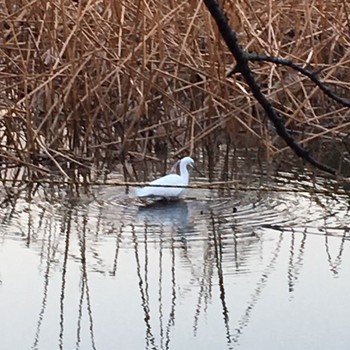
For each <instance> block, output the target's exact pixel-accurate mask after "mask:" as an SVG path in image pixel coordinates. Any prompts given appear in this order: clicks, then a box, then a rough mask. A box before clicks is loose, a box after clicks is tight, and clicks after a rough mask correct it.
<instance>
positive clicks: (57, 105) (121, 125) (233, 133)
mask: <svg viewBox="0 0 350 350" xmlns="http://www.w3.org/2000/svg"><path fill="white" fill-rule="evenodd" d="M346 6H347V3H346V2H343V3H340V4H339V5H338V6H337V7H335V6H334V4H333V2H331V1H314V2H313V3H312V4H310V3H309V2H307V1H295V0H288V1H280V0H274V1H270V2H267V3H266V4H265V3H261V2H241V1H231V2H225V10H226V13H227V15H228V17H229V18H230V22H231V24H232V26H233V28H234V29H235V30H236V31H237V32H238V33H239V34H240V40H241V43H242V45H243V46H244V47H245V49H246V50H248V51H254V52H257V53H265V54H269V55H274V56H280V57H288V58H291V59H293V60H294V61H295V62H296V63H300V64H303V65H305V66H312V67H316V68H317V69H320V73H319V77H320V78H321V79H322V80H324V81H325V82H326V83H328V84H331V86H333V87H334V91H335V92H336V93H337V94H338V95H340V96H343V97H346V96H347V95H348V94H349V84H348V83H347V82H348V81H349V74H350V71H349V64H348V62H349V51H348V50H347V49H346V48H347V47H348V46H349V38H350V37H349V32H348V27H349V23H348V18H347V9H346ZM0 13H1V15H0V26H1V29H2V32H3V33H4V35H3V38H2V41H1V42H0V50H1V51H0V52H1V53H0V116H1V119H0V140H1V145H2V151H1V157H2V160H3V161H4V162H6V163H13V162H15V163H19V164H21V165H30V164H31V166H32V167H36V168H38V167H39V165H44V169H42V171H46V172H47V171H48V170H50V169H54V170H56V171H58V172H59V173H60V174H62V175H65V176H70V177H72V176H73V175H74V174H76V172H77V171H78V170H77V169H79V172H80V173H79V174H80V175H84V174H85V172H86V170H84V169H86V166H87V165H90V164H91V163H95V164H96V165H97V166H98V167H99V166H102V165H103V164H104V162H105V161H106V162H114V163H118V162H121V163H123V162H124V160H125V159H126V157H127V156H130V157H132V158H149V157H152V155H153V154H156V155H157V156H160V155H166V154H168V150H171V151H175V153H177V154H180V153H185V152H186V153H188V152H192V151H196V150H197V149H200V148H203V149H205V150H207V151H209V153H215V149H216V148H217V147H219V146H220V145H221V144H223V143H224V144H228V145H230V147H233V146H242V145H243V146H251V145H254V146H255V145H257V144H259V143H262V144H263V145H265V146H266V147H267V149H268V150H269V154H270V155H271V156H272V155H274V154H275V153H276V152H279V150H281V149H283V148H282V147H283V146H282V145H281V144H280V142H279V141H278V138H277V137H275V135H274V134H271V130H270V127H269V125H268V123H267V122H266V120H265V117H264V113H262V111H261V109H260V107H259V106H258V105H257V104H256V102H255V101H254V100H253V99H252V97H251V95H250V94H249V92H248V91H247V86H246V84H245V83H244V82H243V81H242V80H241V78H240V77H239V76H233V77H228V76H227V72H228V71H229V70H230V68H231V67H232V65H233V64H234V62H232V57H231V55H230V54H229V53H228V52H227V50H226V47H225V45H223V44H222V42H221V41H220V37H219V34H218V31H217V29H216V27H215V25H213V23H212V20H211V19H210V16H209V14H208V12H207V10H206V8H205V7H204V6H203V5H202V3H201V2H198V1H194V0H190V1H184V2H177V1H175V2H174V1H170V2H166V3H165V2H163V1H158V0H149V1H136V2H135V1H131V0H124V1H119V2H115V1H109V0H107V1H103V2H102V1H79V2H74V1H58V0H50V1H45V2H43V1H40V0H37V1H31V2H27V1H22V0H14V1H11V2H4V3H3V4H2V5H0ZM253 69H254V72H255V74H256V78H257V80H258V81H259V83H260V84H261V86H262V87H263V88H264V91H265V93H266V94H268V95H269V98H270V99H271V100H272V101H273V103H274V105H275V107H276V108H277V109H278V110H279V112H280V114H281V116H282V117H283V118H284V121H285V125H286V126H287V127H290V128H292V129H297V130H298V131H299V132H300V134H298V135H297V136H296V137H297V139H298V140H299V142H301V143H309V142H312V141H314V140H315V139H317V138H318V137H319V136H324V135H326V134H330V135H332V136H335V137H338V138H342V137H343V136H342V135H343V134H342V133H344V132H346V131H347V130H348V129H349V125H350V124H349V117H348V112H347V111H346V110H344V108H343V107H341V106H339V105H337V104H336V103H335V102H334V101H332V100H330V99H328V98H326V97H325V96H324V95H323V94H322V93H320V92H319V90H318V88H316V87H315V86H314V85H313V84H312V83H310V81H309V80H308V79H306V78H304V77H302V76H300V75H299V74H298V73H296V72H293V71H291V70H289V69H287V68H284V67H276V66H273V65H270V64H261V63H256V64H255V65H254V67H253ZM242 136H243V137H242ZM81 169H83V170H81ZM36 170H37V169H36Z"/></svg>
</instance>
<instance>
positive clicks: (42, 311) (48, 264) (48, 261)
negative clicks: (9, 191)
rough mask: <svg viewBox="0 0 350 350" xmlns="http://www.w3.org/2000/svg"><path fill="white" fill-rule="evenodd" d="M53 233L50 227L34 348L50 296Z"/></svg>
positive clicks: (36, 346) (34, 347)
mask: <svg viewBox="0 0 350 350" xmlns="http://www.w3.org/2000/svg"><path fill="white" fill-rule="evenodd" d="M51 234H52V230H51V228H50V229H49V235H48V238H47V254H46V269H45V274H44V292H43V300H42V302H41V309H40V312H39V320H38V325H37V327H36V332H35V337H34V344H33V346H32V349H35V350H36V349H39V348H38V343H39V336H40V331H41V325H42V323H43V320H44V314H45V309H46V305H47V296H48V289H49V278H50V268H51V262H52V261H54V255H55V250H54V251H53V256H51Z"/></svg>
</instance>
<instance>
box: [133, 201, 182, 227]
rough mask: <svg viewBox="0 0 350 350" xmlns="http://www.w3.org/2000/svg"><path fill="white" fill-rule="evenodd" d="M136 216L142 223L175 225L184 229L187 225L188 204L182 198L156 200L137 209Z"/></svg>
mask: <svg viewBox="0 0 350 350" xmlns="http://www.w3.org/2000/svg"><path fill="white" fill-rule="evenodd" d="M138 218H139V219H140V221H143V222H144V223H146V222H147V223H155V224H162V225H168V224H171V225H174V224H175V225H176V226H178V227H179V228H182V229H185V228H186V227H187V226H188V205H187V203H186V202H185V201H184V200H176V201H175V200H172V201H167V200H158V201H154V202H152V203H149V204H147V205H145V206H140V207H139V209H138Z"/></svg>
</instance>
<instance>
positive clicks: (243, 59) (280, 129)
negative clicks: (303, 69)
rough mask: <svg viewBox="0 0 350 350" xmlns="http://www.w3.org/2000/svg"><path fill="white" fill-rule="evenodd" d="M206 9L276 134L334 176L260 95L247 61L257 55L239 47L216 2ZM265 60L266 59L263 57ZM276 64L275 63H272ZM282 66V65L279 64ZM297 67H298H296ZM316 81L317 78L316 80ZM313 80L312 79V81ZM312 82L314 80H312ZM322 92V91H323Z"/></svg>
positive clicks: (209, 0) (209, 2)
mask: <svg viewBox="0 0 350 350" xmlns="http://www.w3.org/2000/svg"><path fill="white" fill-rule="evenodd" d="M203 1H204V3H205V5H206V7H207V8H208V10H209V12H210V14H211V15H212V17H213V18H214V20H215V22H216V24H217V26H218V28H219V31H220V34H221V36H222V38H223V39H224V41H225V43H226V45H227V47H228V48H229V50H230V51H231V53H232V55H233V56H234V57H235V59H236V62H237V65H236V67H235V71H236V72H240V73H241V74H242V76H243V78H244V79H245V81H246V83H247V84H248V86H249V88H250V90H251V92H252V94H253V96H254V97H255V99H256V100H257V101H258V102H259V104H260V105H261V106H262V107H263V109H264V111H265V113H266V114H267V116H268V118H269V119H270V120H271V122H272V123H273V125H274V126H275V129H276V132H277V134H278V135H279V136H280V137H281V138H282V139H283V140H284V141H285V142H286V144H287V145H288V146H289V147H290V148H291V149H292V150H293V151H294V152H295V153H296V155H297V156H299V157H301V158H302V159H303V160H305V161H306V162H308V163H310V164H312V165H313V166H315V167H316V168H318V169H320V170H323V171H325V172H327V173H330V174H333V175H335V174H336V171H335V169H333V168H331V167H329V166H327V165H325V164H323V163H320V162H319V161H317V160H316V159H315V158H313V157H312V156H311V155H310V153H309V152H308V151H307V150H306V149H305V148H303V147H302V146H301V145H299V144H298V143H297V142H296V141H295V140H294V138H293V137H292V135H291V134H290V133H289V132H288V131H287V129H286V128H285V126H284V124H283V121H282V119H281V118H280V116H279V115H278V113H277V112H276V110H275V108H274V107H273V106H272V104H271V102H270V101H269V100H268V99H267V98H266V96H265V95H264V94H263V93H262V91H261V88H260V86H259V85H258V83H257V82H256V80H255V79H254V76H253V73H252V71H251V69H250V68H249V64H248V62H249V60H257V57H259V56H257V55H254V56H253V55H251V54H248V53H246V52H245V51H244V50H243V49H242V47H241V46H240V44H239V42H238V39H237V34H236V32H234V31H233V29H232V28H231V27H230V25H229V23H228V20H227V17H226V16H225V14H224V12H223V10H222V9H221V8H220V6H219V5H218V3H217V2H216V0H203ZM264 57H265V60H267V59H266V57H268V56H264ZM274 63H276V62H274ZM280 64H282V63H280ZM298 67H299V66H298ZM311 77H314V78H315V75H314V74H313V73H311V74H310V77H309V78H311ZM316 79H317V78H316ZM312 80H313V79H312ZM317 80H318V79H317ZM313 81H314V80H313ZM328 90H329V89H328ZM323 91H324V90H323Z"/></svg>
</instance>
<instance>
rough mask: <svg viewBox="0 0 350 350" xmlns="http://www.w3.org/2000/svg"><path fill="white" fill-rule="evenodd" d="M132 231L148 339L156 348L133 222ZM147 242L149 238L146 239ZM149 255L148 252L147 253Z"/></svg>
mask: <svg viewBox="0 0 350 350" xmlns="http://www.w3.org/2000/svg"><path fill="white" fill-rule="evenodd" d="M131 232H132V237H133V242H134V246H135V259H136V270H137V276H138V278H139V290H140V294H141V301H142V303H141V305H142V308H143V312H144V314H145V317H144V321H145V324H146V341H147V342H148V341H149V342H150V343H151V344H152V347H153V348H154V349H156V348H157V346H156V345H155V339H154V335H153V334H152V327H151V323H150V319H151V314H150V309H149V301H148V297H147V292H146V291H147V288H148V287H147V283H146V287H145V289H146V290H144V288H143V285H144V282H143V279H142V276H141V264H140V258H139V253H138V242H137V237H136V234H135V226H134V225H133V224H131ZM145 234H147V225H145ZM145 244H147V240H145ZM146 257H147V254H146ZM145 275H146V276H147V275H148V270H145Z"/></svg>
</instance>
